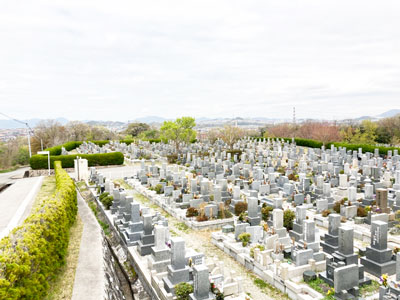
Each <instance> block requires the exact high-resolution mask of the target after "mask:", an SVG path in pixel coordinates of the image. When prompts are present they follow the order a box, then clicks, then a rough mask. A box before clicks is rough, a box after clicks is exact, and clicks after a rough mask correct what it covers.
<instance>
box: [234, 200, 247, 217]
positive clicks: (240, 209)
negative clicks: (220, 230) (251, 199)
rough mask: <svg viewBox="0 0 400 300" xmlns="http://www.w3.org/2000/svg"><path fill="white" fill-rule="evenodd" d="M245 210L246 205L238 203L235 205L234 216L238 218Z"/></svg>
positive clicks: (241, 202)
mask: <svg viewBox="0 0 400 300" xmlns="http://www.w3.org/2000/svg"><path fill="white" fill-rule="evenodd" d="M246 210H247V203H246V202H243V201H240V202H238V203H236V204H235V215H237V216H239V215H240V214H241V213H243V212H245V211H246Z"/></svg>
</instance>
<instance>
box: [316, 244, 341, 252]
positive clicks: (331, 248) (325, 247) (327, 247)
mask: <svg viewBox="0 0 400 300" xmlns="http://www.w3.org/2000/svg"><path fill="white" fill-rule="evenodd" d="M320 244H321V246H322V250H323V251H324V252H325V253H328V254H332V253H333V252H335V251H338V250H339V246H332V245H330V244H328V243H325V242H320Z"/></svg>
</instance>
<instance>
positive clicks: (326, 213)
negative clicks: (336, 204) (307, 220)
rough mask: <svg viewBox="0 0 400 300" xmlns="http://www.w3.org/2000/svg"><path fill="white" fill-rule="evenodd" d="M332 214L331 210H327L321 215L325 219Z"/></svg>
mask: <svg viewBox="0 0 400 300" xmlns="http://www.w3.org/2000/svg"><path fill="white" fill-rule="evenodd" d="M330 214H331V211H330V210H329V209H325V210H324V211H322V213H321V215H322V216H323V217H324V218H325V217H327V216H329V215H330Z"/></svg>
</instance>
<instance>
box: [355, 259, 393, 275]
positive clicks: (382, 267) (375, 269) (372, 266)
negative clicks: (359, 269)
mask: <svg viewBox="0 0 400 300" xmlns="http://www.w3.org/2000/svg"><path fill="white" fill-rule="evenodd" d="M361 264H362V265H363V266H364V267H365V271H367V272H368V273H370V274H372V275H374V276H376V277H380V276H381V275H382V274H388V275H393V274H395V273H396V261H394V260H391V261H388V262H386V263H377V262H375V261H372V260H370V259H368V258H366V257H362V258H361Z"/></svg>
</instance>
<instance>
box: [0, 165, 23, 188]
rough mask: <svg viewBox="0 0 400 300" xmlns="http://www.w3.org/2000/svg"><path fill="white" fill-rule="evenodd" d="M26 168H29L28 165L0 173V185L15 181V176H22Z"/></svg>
mask: <svg viewBox="0 0 400 300" xmlns="http://www.w3.org/2000/svg"><path fill="white" fill-rule="evenodd" d="M27 170H29V168H28V167H26V168H21V169H18V170H15V171H11V172H7V173H0V185H3V184H7V183H12V182H15V181H16V180H17V179H16V178H17V177H19V178H22V177H23V176H24V173H25V171H27Z"/></svg>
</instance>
